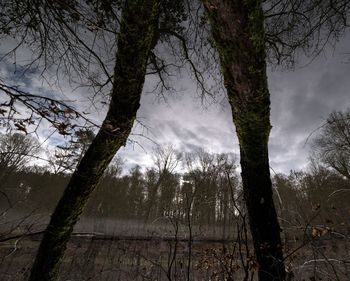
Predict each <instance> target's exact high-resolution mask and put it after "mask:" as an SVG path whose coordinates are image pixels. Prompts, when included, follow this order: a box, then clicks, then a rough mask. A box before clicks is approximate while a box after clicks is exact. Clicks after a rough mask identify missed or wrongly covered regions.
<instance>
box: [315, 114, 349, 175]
mask: <svg viewBox="0 0 350 281" xmlns="http://www.w3.org/2000/svg"><path fill="white" fill-rule="evenodd" d="M313 151H314V154H315V157H316V159H317V160H319V161H321V163H323V164H324V165H325V166H326V167H329V168H332V169H334V170H335V171H337V172H338V173H339V174H340V175H342V176H344V177H346V178H347V179H348V180H349V181H350V110H347V111H346V112H341V111H334V112H332V113H331V114H330V115H329V116H328V118H327V122H326V123H325V124H324V125H323V126H322V127H321V129H320V130H319V132H318V134H317V136H316V137H315V138H314V140H313ZM317 160H316V161H317Z"/></svg>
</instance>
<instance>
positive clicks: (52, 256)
mask: <svg viewBox="0 0 350 281" xmlns="http://www.w3.org/2000/svg"><path fill="white" fill-rule="evenodd" d="M157 18H158V1H157V0H129V1H126V4H125V6H124V8H123V11H122V22H121V26H120V33H119V35H118V50H117V54H116V65H115V70H114V84H113V90H112V98H111V103H110V107H109V110H108V113H107V116H106V118H105V120H104V122H103V125H102V127H101V129H100V131H99V132H98V134H97V136H96V138H95V139H94V140H93V142H92V144H91V146H90V147H89V149H88V150H87V152H86V153H85V155H84V157H83V158H82V160H81V161H80V163H79V165H78V167H77V168H76V170H75V172H74V173H73V175H72V177H71V179H70V181H69V183H68V186H67V187H66V190H65V192H64V194H63V196H62V198H61V199H60V201H59V203H58V205H57V207H56V209H55V211H54V213H53V214H52V217H51V221H50V223H49V225H48V227H47V229H46V231H45V234H44V237H43V240H42V241H41V244H40V247H39V251H38V253H37V256H36V259H35V262H34V265H33V268H32V271H31V275H30V279H29V280H30V281H47V280H56V279H57V277H58V271H59V266H60V262H61V260H62V257H63V255H64V252H65V249H66V244H67V242H68V240H69V238H70V236H71V233H72V231H73V227H74V225H75V224H76V222H77V221H78V220H79V217H80V215H81V213H82V211H83V209H84V207H85V205H86V202H87V200H88V199H89V196H90V195H91V193H92V192H93V190H94V189H95V187H96V185H97V184H98V182H99V180H100V179H101V177H102V175H103V173H104V171H105V169H106V167H107V166H108V164H109V163H110V161H111V160H112V158H113V157H114V155H115V154H116V152H117V151H118V149H119V148H120V147H121V146H123V145H125V143H126V141H127V138H128V136H129V134H130V131H131V129H132V126H133V123H134V120H135V118H136V112H137V110H138V108H139V106H140V98H141V93H142V88H143V84H144V80H145V73H146V65H147V60H148V55H149V53H150V49H151V48H152V46H151V45H152V40H153V37H154V31H155V28H156V24H155V23H156V22H157Z"/></svg>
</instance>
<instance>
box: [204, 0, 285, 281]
mask: <svg viewBox="0 0 350 281" xmlns="http://www.w3.org/2000/svg"><path fill="white" fill-rule="evenodd" d="M203 3H204V7H205V10H206V13H207V15H208V17H209V21H210V25H211V29H212V34H213V38H214V41H215V43H216V47H217V49H218V53H219V57H220V63H221V68H222V73H223V75H224V81H225V87H226V89H227V93H228V98H229V102H230V105H231V108H232V115H233V121H234V124H235V126H236V131H237V135H238V139H239V144H240V155H241V167H242V180H243V189H244V198H245V202H246V205H247V209H248V215H249V224H250V230H251V233H252V237H253V243H254V249H255V254H256V257H257V262H258V264H259V280H260V281H265V280H269V281H270V280H284V279H285V269H284V264H283V261H282V260H283V255H282V247H281V238H280V227H279V223H278V220H277V214H276V210H275V206H274V203H273V199H272V183H271V179H270V170H269V160H268V138H269V133H270V129H271V125H270V95H269V91H268V86H267V77H266V53H265V40H264V36H265V33H264V16H263V11H262V7H261V1H258V0H210V1H209V0H203Z"/></svg>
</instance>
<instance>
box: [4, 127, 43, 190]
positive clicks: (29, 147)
mask: <svg viewBox="0 0 350 281" xmlns="http://www.w3.org/2000/svg"><path fill="white" fill-rule="evenodd" d="M39 151H40V147H39V143H38V141H37V140H36V139H34V138H33V137H31V136H29V135H27V136H26V135H24V134H21V133H8V134H5V135H4V134H0V182H1V186H4V184H5V182H6V178H7V177H9V176H10V175H11V174H12V173H14V172H17V171H18V170H21V169H23V168H24V167H25V165H26V164H27V163H28V162H29V161H30V160H31V159H33V158H34V157H36V156H37V155H36V154H37V153H38V152H39Z"/></svg>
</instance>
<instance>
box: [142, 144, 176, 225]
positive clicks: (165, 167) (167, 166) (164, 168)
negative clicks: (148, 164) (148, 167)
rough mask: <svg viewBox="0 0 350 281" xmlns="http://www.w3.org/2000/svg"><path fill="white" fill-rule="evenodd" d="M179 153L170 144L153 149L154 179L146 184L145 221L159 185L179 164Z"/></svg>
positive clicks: (153, 203)
mask: <svg viewBox="0 0 350 281" xmlns="http://www.w3.org/2000/svg"><path fill="white" fill-rule="evenodd" d="M180 158H181V155H180V154H179V153H178V152H177V151H176V150H175V149H174V148H173V147H172V146H171V145H168V146H164V147H161V146H158V147H156V148H155V149H154V156H153V160H154V164H155V166H156V177H157V179H156V181H155V182H154V183H151V182H150V184H149V185H148V194H147V202H146V213H145V222H147V220H148V219H149V217H150V214H151V211H152V208H153V206H154V205H155V200H156V197H157V194H158V192H159V189H160V187H161V186H162V184H163V183H164V180H165V179H166V178H167V176H169V175H171V174H172V173H173V172H174V170H175V169H176V167H177V166H178V165H179V161H180Z"/></svg>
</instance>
